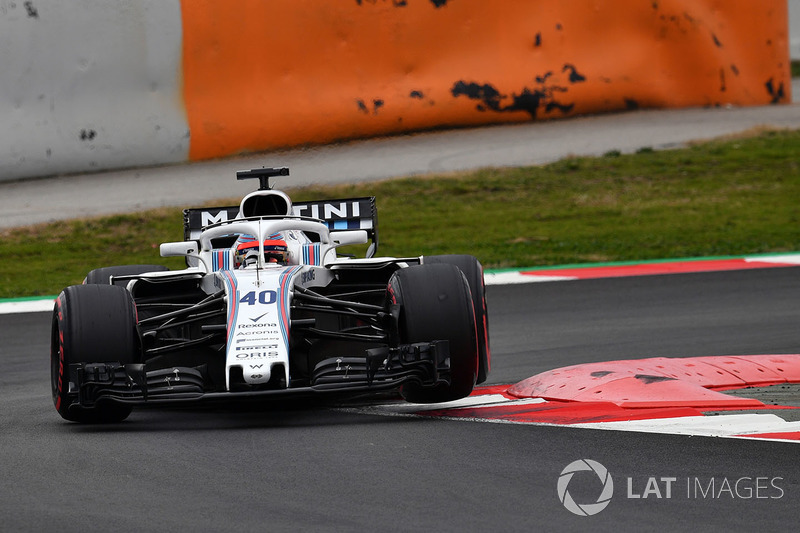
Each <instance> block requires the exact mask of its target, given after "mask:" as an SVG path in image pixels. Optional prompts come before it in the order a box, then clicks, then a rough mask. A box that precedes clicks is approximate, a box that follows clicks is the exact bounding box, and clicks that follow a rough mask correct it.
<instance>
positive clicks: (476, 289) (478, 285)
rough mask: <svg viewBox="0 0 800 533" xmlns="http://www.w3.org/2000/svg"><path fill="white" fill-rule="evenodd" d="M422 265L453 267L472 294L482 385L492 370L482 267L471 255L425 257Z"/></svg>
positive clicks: (479, 378)
mask: <svg viewBox="0 0 800 533" xmlns="http://www.w3.org/2000/svg"><path fill="white" fill-rule="evenodd" d="M422 263H423V264H426V265H429V264H433V263H447V264H450V265H455V266H457V267H458V268H460V269H461V272H463V273H464V277H466V278H467V283H469V290H470V292H471V293H472V307H473V309H474V310H475V325H476V326H477V330H478V350H479V351H480V359H479V361H478V362H479V365H478V381H477V382H476V383H483V382H484V381H486V378H487V377H488V376H489V371H490V370H491V369H492V352H491V350H490V349H489V314H488V313H487V311H486V285H485V283H484V280H483V266H481V264H480V262H479V261H478V260H477V259H476V258H475V257H474V256H471V255H426V256H423V257H422Z"/></svg>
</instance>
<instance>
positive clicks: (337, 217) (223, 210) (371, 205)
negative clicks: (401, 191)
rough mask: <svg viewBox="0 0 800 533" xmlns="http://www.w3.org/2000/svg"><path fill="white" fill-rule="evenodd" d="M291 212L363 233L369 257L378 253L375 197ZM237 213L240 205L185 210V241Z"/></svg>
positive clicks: (299, 205)
mask: <svg viewBox="0 0 800 533" xmlns="http://www.w3.org/2000/svg"><path fill="white" fill-rule="evenodd" d="M292 212H293V214H294V215H297V216H304V217H311V218H316V219H319V220H321V221H322V222H324V223H325V224H326V225H327V226H328V228H329V229H330V230H331V231H343V230H353V229H360V230H364V231H366V232H367V236H368V237H369V240H370V245H369V248H368V249H367V252H366V256H367V257H373V256H374V255H375V252H376V251H377V250H378V210H377V208H376V207H375V197H374V196H365V197H362V198H344V199H340V200H319V201H315V202H292ZM238 214H239V206H238V205H237V206H227V207H199V208H192V209H184V211H183V240H185V241H193V240H197V239H198V238H199V237H200V232H201V231H202V229H203V228H204V227H206V226H208V225H211V224H216V223H218V222H227V221H228V220H233V219H235V218H236V216H237V215H238Z"/></svg>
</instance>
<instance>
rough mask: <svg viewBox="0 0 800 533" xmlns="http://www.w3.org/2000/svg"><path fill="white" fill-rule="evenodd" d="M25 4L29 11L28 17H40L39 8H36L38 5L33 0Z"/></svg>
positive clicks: (26, 9)
mask: <svg viewBox="0 0 800 533" xmlns="http://www.w3.org/2000/svg"><path fill="white" fill-rule="evenodd" d="M22 5H23V6H25V11H26V12H27V13H28V18H32V19H38V18H39V10H38V9H36V6H34V5H33V2H32V1H30V0H28V1H27V2H24V3H23V4H22Z"/></svg>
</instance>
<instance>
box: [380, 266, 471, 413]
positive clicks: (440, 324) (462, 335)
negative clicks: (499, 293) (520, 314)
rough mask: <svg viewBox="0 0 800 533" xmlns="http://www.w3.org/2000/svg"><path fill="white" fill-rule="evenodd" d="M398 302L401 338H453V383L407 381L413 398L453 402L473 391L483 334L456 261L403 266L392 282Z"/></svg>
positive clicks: (391, 292) (404, 341)
mask: <svg viewBox="0 0 800 533" xmlns="http://www.w3.org/2000/svg"><path fill="white" fill-rule="evenodd" d="M388 293H389V299H390V302H391V303H392V304H398V305H400V320H399V324H398V325H399V335H400V343H401V344H412V343H417V342H430V341H435V340H447V341H449V344H450V385H449V386H436V387H430V386H429V387H424V386H422V385H419V384H416V383H407V384H405V385H403V387H402V389H401V390H400V394H401V395H402V396H403V398H405V399H406V400H407V401H409V402H414V403H438V402H448V401H452V400H457V399H459V398H464V397H466V396H469V395H470V393H471V392H472V388H473V387H474V386H475V380H476V378H477V374H478V358H479V350H478V340H477V333H476V325H475V313H474V310H473V306H472V298H471V295H470V290H469V284H468V283H467V280H466V279H465V278H464V275H463V274H462V272H461V270H459V268H458V267H456V266H455V265H449V264H430V265H417V266H411V267H408V268H403V269H401V270H398V271H397V272H395V273H394V274H393V275H392V278H391V279H390V280H389V285H388Z"/></svg>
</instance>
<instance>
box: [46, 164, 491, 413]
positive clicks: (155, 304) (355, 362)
mask: <svg viewBox="0 0 800 533" xmlns="http://www.w3.org/2000/svg"><path fill="white" fill-rule="evenodd" d="M288 174H289V171H288V169H287V168H260V169H254V170H247V171H240V172H237V178H238V179H251V178H252V179H258V180H259V188H258V190H256V191H254V192H252V193H250V194H248V195H246V196H245V197H244V198H243V199H242V201H241V203H240V204H239V205H238V206H229V207H217V208H201V209H187V210H185V211H184V240H183V241H181V242H170V243H164V244H162V245H161V248H160V252H161V256H163V257H173V256H184V257H185V258H186V268H185V269H181V270H169V269H167V268H166V267H164V266H159V265H126V266H110V267H102V268H97V269H95V270H92V271H91V272H89V273H88V274H87V276H86V279H85V280H84V282H83V284H81V285H73V286H70V287H67V288H66V289H64V290H63V291H62V292H61V294H60V295H59V296H58V298H57V299H56V301H55V307H54V311H53V320H52V334H51V350H50V359H51V383H52V393H53V401H54V404H55V408H56V410H57V411H58V413H59V414H60V415H61V416H62V417H63V418H65V419H66V420H69V421H74V422H82V423H109V422H119V421H122V420H124V419H126V418H127V417H128V416H129V415H130V414H131V412H132V410H133V409H134V408H135V407H139V406H153V405H155V406H158V405H165V404H181V403H196V404H208V405H212V404H213V403H214V402H230V401H238V400H259V399H267V398H276V397H286V396H291V397H298V398H299V397H304V396H311V397H329V398H331V399H335V400H337V401H338V400H346V399H351V398H358V399H359V401H361V400H362V399H363V398H364V397H365V396H367V397H370V396H375V397H384V396H386V395H390V396H392V395H397V394H399V396H401V397H402V398H404V399H405V400H407V401H410V402H416V403H432V402H447V401H451V400H456V399H459V398H463V397H465V396H468V395H469V394H470V393H471V392H472V389H473V387H474V386H475V384H476V383H481V382H483V381H485V380H486V377H487V375H488V373H489V370H490V365H491V354H490V348H489V330H488V315H487V309H486V299H485V288H484V279H483V269H482V267H481V264H480V263H479V262H478V260H477V259H476V258H475V257H473V256H470V255H442V256H420V257H406V258H394V257H376V256H375V253H376V251H377V248H378V231H377V210H376V207H375V198H374V197H366V198H347V199H337V200H322V201H316V202H297V203H292V201H291V200H290V198H289V196H288V195H287V194H285V193H284V192H281V191H279V190H276V189H274V188H272V187H271V186H270V183H269V180H270V178H271V177H275V176H287V175H288ZM354 246H355V248H356V249H358V250H362V251H363V252H362V253H360V254H359V255H363V257H358V258H357V257H355V256H354V255H352V254H343V253H337V251H338V249H339V248H340V247H350V248H349V249H353V247H354Z"/></svg>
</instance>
